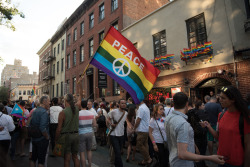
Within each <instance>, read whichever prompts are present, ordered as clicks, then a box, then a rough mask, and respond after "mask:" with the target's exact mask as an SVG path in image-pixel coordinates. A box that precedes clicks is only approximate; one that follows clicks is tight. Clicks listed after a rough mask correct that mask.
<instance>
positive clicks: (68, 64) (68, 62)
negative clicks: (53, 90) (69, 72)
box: [67, 54, 70, 69]
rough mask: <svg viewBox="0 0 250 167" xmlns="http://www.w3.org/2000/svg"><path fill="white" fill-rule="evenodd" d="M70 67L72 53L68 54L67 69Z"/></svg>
mask: <svg viewBox="0 0 250 167" xmlns="http://www.w3.org/2000/svg"><path fill="white" fill-rule="evenodd" d="M69 68H70V54H68V56H67V69H69Z"/></svg>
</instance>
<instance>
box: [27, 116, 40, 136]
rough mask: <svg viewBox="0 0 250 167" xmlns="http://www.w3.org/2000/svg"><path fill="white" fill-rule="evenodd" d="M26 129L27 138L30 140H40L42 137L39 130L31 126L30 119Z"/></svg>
mask: <svg viewBox="0 0 250 167" xmlns="http://www.w3.org/2000/svg"><path fill="white" fill-rule="evenodd" d="M27 129H28V136H29V137H31V138H40V137H42V136H43V134H42V132H41V131H40V129H39V126H35V125H33V124H32V118H31V121H30V125H29V126H28V127H27Z"/></svg>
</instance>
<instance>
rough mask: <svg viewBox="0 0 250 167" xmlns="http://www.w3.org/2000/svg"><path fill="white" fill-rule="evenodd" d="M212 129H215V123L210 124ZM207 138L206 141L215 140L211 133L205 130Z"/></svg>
mask: <svg viewBox="0 0 250 167" xmlns="http://www.w3.org/2000/svg"><path fill="white" fill-rule="evenodd" d="M211 127H212V128H213V129H214V130H216V125H213V126H211ZM207 140H208V141H215V138H214V137H213V135H212V134H211V133H210V132H209V131H208V132H207Z"/></svg>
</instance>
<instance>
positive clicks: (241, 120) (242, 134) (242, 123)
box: [219, 110, 245, 149]
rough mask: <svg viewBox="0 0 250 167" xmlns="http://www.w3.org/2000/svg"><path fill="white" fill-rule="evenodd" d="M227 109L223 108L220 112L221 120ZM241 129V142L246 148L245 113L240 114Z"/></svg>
mask: <svg viewBox="0 0 250 167" xmlns="http://www.w3.org/2000/svg"><path fill="white" fill-rule="evenodd" d="M225 112H226V111H225V110H223V111H222V112H221V114H220V117H219V120H221V118H222V117H223V115H224V114H225ZM239 130H240V137H241V144H242V147H243V149H244V148H245V145H244V118H243V114H242V113H241V114H240V119H239Z"/></svg>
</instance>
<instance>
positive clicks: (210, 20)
mask: <svg viewBox="0 0 250 167" xmlns="http://www.w3.org/2000/svg"><path fill="white" fill-rule="evenodd" d="M244 2H248V3H244ZM249 9H250V6H249V1H244V0H238V1H235V0H228V1H216V0H203V1H200V0H174V1H172V2H171V3H168V4H166V5H164V6H162V7H161V8H160V9H158V10H156V11H154V12H152V13H151V14H149V15H147V16H146V17H144V18H142V19H141V20H139V21H137V22H135V23H133V24H132V25H130V26H128V27H126V28H124V29H123V30H122V34H123V35H124V36H125V37H127V38H128V39H129V40H130V41H131V42H132V43H136V44H137V48H138V50H139V52H140V54H141V55H142V56H143V57H145V58H146V59H148V60H151V59H154V58H155V57H160V56H165V55H167V54H174V55H175V56H174V58H173V59H172V60H171V62H170V63H171V65H166V66H161V67H160V69H161V73H160V75H159V77H158V79H157V81H156V83H155V85H154V89H153V90H152V91H155V90H156V92H158V93H161V94H162V93H163V94H167V93H168V95H170V96H171V88H181V90H182V91H183V92H186V93H187V94H189V95H190V96H191V97H192V98H193V97H194V96H196V95H200V96H201V97H204V96H205V95H207V94H209V92H210V91H214V92H215V93H218V92H219V90H220V88H221V87H222V86H225V85H234V86H236V87H238V88H239V89H240V91H241V92H242V94H243V95H246V93H250V87H249V84H248V83H249V82H250V75H249V73H250V68H249V66H250V61H249V59H250V32H249V31H250V29H249V27H248V26H247V25H248V23H249V21H250V13H249V11H250V10H249ZM246 13H247V15H246ZM209 41H211V42H212V48H210V51H211V52H210V53H205V54H200V53H199V54H196V55H197V56H195V57H193V58H191V59H190V58H188V57H187V59H186V60H185V61H183V60H184V59H183V60H182V59H181V53H180V50H181V51H182V52H184V48H191V47H196V46H198V45H200V44H203V43H204V42H209ZM185 53H187V52H185ZM185 55H186V56H188V55H189V54H185ZM155 96H157V95H155ZM156 99H157V98H156Z"/></svg>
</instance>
